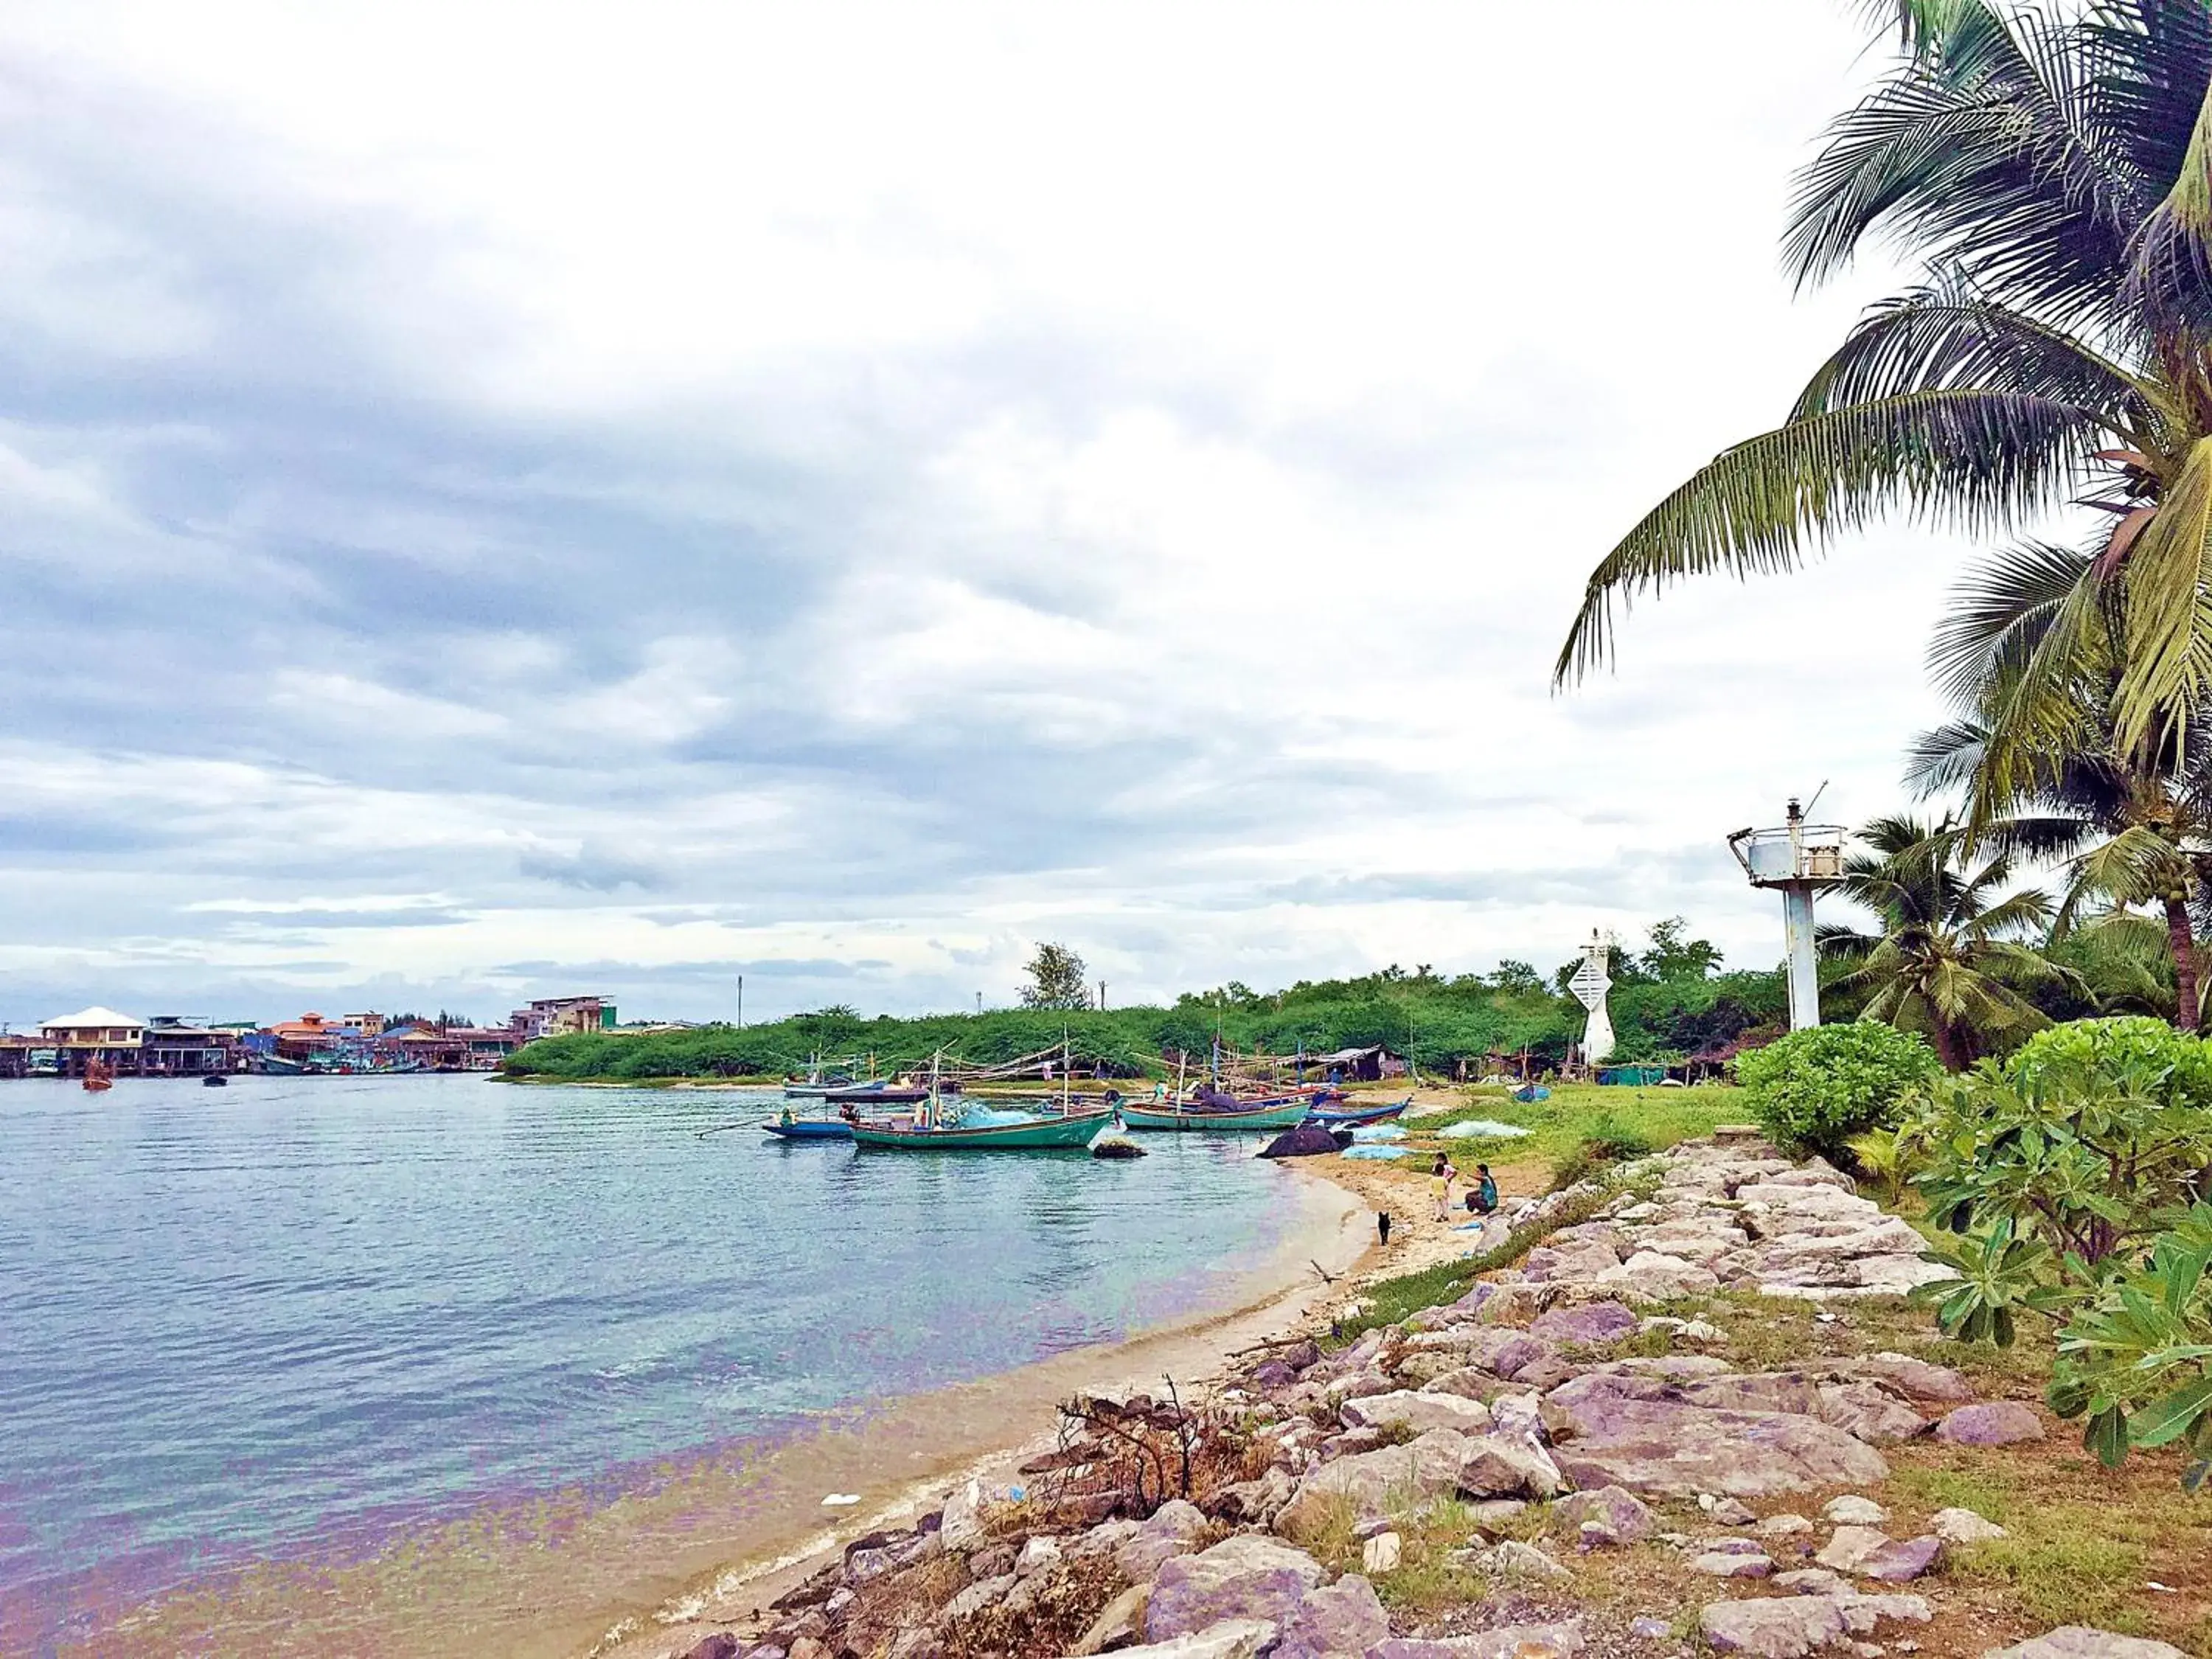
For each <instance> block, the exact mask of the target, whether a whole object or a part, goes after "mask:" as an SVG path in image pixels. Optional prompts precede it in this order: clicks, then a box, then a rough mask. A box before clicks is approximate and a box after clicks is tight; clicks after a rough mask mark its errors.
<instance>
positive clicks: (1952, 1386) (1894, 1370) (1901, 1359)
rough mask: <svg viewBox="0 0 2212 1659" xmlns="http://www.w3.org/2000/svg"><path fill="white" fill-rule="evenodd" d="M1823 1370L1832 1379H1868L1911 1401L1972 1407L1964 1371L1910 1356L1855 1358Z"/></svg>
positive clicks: (1970, 1386)
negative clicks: (1836, 1377)
mask: <svg viewBox="0 0 2212 1659" xmlns="http://www.w3.org/2000/svg"><path fill="white" fill-rule="evenodd" d="M1824 1369H1825V1370H1827V1371H1828V1372H1829V1373H1830V1374H1831V1375H1832V1376H1863V1377H1868V1378H1870V1379H1872V1380H1874V1381H1875V1382H1878V1383H1883V1384H1884V1385H1886V1386H1887V1387H1889V1388H1892V1389H1896V1390H1897V1392H1898V1393H1899V1394H1901V1395H1905V1397H1906V1398H1907V1399H1910V1400H1924V1401H1929V1402H1930V1403H1932V1404H1936V1405H1945V1406H1965V1405H1971V1404H1972V1402H1973V1399H1974V1386H1973V1384H1972V1383H1969V1382H1967V1381H1966V1376H1965V1374H1964V1373H1963V1372H1960V1371H1955V1370H1952V1369H1951V1368H1950V1367H1949V1366H1948V1365H1931V1364H1929V1363H1928V1362H1927V1361H1926V1360H1924V1359H1915V1358H1913V1357H1912V1356H1911V1355H1910V1354H1902V1353H1877V1354H1868V1355H1864V1356H1862V1357H1861V1358H1857V1359H1835V1360H1830V1361H1828V1362H1827V1363H1826V1366H1825V1367H1824Z"/></svg>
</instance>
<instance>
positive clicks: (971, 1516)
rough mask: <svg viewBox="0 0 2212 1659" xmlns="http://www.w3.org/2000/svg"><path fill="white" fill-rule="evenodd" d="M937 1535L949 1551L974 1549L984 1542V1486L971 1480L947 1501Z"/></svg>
mask: <svg viewBox="0 0 2212 1659" xmlns="http://www.w3.org/2000/svg"><path fill="white" fill-rule="evenodd" d="M937 1535H938V1536H939V1538H941V1539H943V1540H944V1541H945V1548H947V1549H949V1550H964V1549H970V1548H973V1547H975V1545H977V1544H980V1543H981V1542H982V1541H983V1486H982V1482H981V1481H979V1480H970V1481H969V1483H968V1484H967V1485H966V1486H963V1487H961V1488H960V1490H959V1491H957V1492H954V1493H953V1494H952V1496H951V1497H950V1498H947V1499H945V1518H944V1519H943V1520H942V1521H941V1522H939V1523H938V1528H937Z"/></svg>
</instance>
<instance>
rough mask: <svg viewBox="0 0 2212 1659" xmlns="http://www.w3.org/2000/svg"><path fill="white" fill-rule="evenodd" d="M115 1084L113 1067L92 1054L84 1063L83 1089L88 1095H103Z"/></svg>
mask: <svg viewBox="0 0 2212 1659" xmlns="http://www.w3.org/2000/svg"><path fill="white" fill-rule="evenodd" d="M114 1086H115V1068H114V1067H113V1066H110V1065H109V1064H108V1063H107V1062H106V1060H101V1059H100V1058H99V1057H97V1056H94V1058H93V1059H91V1060H87V1061H85V1063H84V1091H85V1093H87V1094H88V1095H104V1094H106V1092H107V1091H109V1090H110V1089H112V1088H113V1087H114Z"/></svg>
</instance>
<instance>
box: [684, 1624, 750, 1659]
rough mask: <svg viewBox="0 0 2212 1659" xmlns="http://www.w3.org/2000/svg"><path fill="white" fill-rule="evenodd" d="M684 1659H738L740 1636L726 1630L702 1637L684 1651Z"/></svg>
mask: <svg viewBox="0 0 2212 1659" xmlns="http://www.w3.org/2000/svg"><path fill="white" fill-rule="evenodd" d="M684 1659H738V1638H736V1637H734V1636H732V1635H731V1634H730V1632H727V1631H726V1630H718V1631H716V1632H714V1634H713V1635H712V1636H707V1637H702V1638H700V1639H699V1640H698V1641H696V1642H695V1643H693V1644H691V1646H690V1648H689V1649H687V1650H685V1651H684Z"/></svg>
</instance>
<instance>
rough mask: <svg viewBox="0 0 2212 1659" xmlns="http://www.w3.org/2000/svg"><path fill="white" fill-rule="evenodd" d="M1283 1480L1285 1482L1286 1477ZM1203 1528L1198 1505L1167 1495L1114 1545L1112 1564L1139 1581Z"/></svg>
mask: <svg viewBox="0 0 2212 1659" xmlns="http://www.w3.org/2000/svg"><path fill="white" fill-rule="evenodd" d="M1271 1473H1272V1471H1271ZM1284 1479H1285V1482H1287V1480H1288V1477H1287V1476H1285V1477H1284ZM1205 1531H1206V1516H1204V1515H1202V1514H1201V1513H1200V1511H1199V1508H1198V1505H1196V1504H1188V1503H1185V1502H1184V1501H1183V1500H1182V1498H1170V1499H1168V1501H1167V1502H1166V1503H1164V1504H1161V1505H1160V1506H1159V1508H1158V1509H1157V1510H1153V1511H1152V1517H1151V1518H1150V1519H1149V1520H1147V1521H1146V1522H1144V1524H1143V1525H1141V1526H1139V1528H1137V1530H1136V1533H1135V1534H1134V1535H1133V1537H1130V1538H1127V1539H1125V1540H1123V1541H1121V1543H1119V1544H1117V1545H1115V1547H1114V1565H1115V1566H1116V1567H1118V1568H1120V1569H1121V1576H1122V1577H1124V1578H1127V1579H1128V1580H1130V1581H1131V1582H1132V1583H1144V1581H1145V1580H1146V1579H1147V1578H1150V1577H1152V1574H1153V1573H1154V1572H1155V1571H1158V1569H1159V1566H1160V1564H1161V1563H1162V1562H1164V1561H1168V1560H1170V1559H1173V1558H1174V1557H1176V1556H1178V1555H1188V1553H1190V1551H1191V1548H1192V1547H1193V1546H1194V1544H1195V1543H1196V1542H1197V1541H1198V1540H1199V1538H1200V1535H1202V1534H1204V1533H1205Z"/></svg>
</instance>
